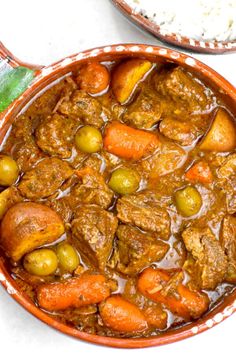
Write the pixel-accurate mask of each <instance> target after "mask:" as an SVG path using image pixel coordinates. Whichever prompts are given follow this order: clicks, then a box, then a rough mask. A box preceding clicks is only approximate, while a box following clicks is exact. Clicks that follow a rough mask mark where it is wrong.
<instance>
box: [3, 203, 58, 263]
mask: <svg viewBox="0 0 236 354" xmlns="http://www.w3.org/2000/svg"><path fill="white" fill-rule="evenodd" d="M63 232H64V225H63V222H62V220H61V219H60V217H59V216H58V215H57V214H56V213H55V211H53V210H52V209H50V208H49V207H47V206H45V205H42V204H38V203H31V202H23V203H18V204H15V205H14V206H13V207H11V208H10V209H9V210H8V211H7V213H6V214H5V216H4V218H3V220H2V224H1V234H0V244H1V246H2V247H3V249H4V250H5V252H6V253H7V255H8V256H9V257H11V258H12V259H13V260H14V261H18V260H20V259H21V258H22V256H23V255H25V254H26V253H28V252H30V251H32V250H34V249H35V248H37V247H39V246H42V245H45V244H48V243H51V242H53V241H55V240H57V239H58V238H59V237H60V236H61V235H62V234H63Z"/></svg>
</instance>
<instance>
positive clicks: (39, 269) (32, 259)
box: [24, 248, 58, 276]
mask: <svg viewBox="0 0 236 354" xmlns="http://www.w3.org/2000/svg"><path fill="white" fill-rule="evenodd" d="M57 266H58V260H57V256H56V253H55V252H54V251H52V250H50V249H48V248H42V249H38V250H35V251H33V252H31V253H28V254H27V255H26V256H25V258H24V268H25V270H27V272H29V273H30V274H33V275H38V276H46V275H50V274H53V273H55V271H56V269H57Z"/></svg>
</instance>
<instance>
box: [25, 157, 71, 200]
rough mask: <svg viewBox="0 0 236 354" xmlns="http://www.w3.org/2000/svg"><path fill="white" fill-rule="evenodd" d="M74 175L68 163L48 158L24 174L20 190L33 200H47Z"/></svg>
mask: <svg viewBox="0 0 236 354" xmlns="http://www.w3.org/2000/svg"><path fill="white" fill-rule="evenodd" d="M72 174H73V170H72V169H71V168H70V166H69V165H68V163H67V162H65V161H61V160H59V159H58V158H56V157H47V158H45V159H43V160H42V161H40V162H39V163H38V164H37V165H36V167H34V168H33V169H32V170H30V171H28V172H26V173H25V174H24V176H23V177H22V179H21V181H20V183H19V186H18V188H19V190H20V193H21V194H22V195H23V196H24V197H26V198H29V199H31V200H37V199H40V198H46V197H49V196H50V195H52V194H53V193H55V192H56V190H57V189H58V188H60V186H61V185H62V184H63V182H64V181H65V180H67V179H68V178H69V177H70V176H72Z"/></svg>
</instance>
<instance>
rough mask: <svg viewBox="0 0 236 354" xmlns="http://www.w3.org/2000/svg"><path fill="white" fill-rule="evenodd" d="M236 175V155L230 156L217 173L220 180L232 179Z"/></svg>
mask: <svg viewBox="0 0 236 354" xmlns="http://www.w3.org/2000/svg"><path fill="white" fill-rule="evenodd" d="M234 174H236V153H234V154H230V155H228V156H227V157H226V158H225V160H224V162H223V163H222V165H221V167H220V168H219V169H218V171H217V175H218V177H219V178H225V179H227V178H230V177H231V176H232V175H234Z"/></svg>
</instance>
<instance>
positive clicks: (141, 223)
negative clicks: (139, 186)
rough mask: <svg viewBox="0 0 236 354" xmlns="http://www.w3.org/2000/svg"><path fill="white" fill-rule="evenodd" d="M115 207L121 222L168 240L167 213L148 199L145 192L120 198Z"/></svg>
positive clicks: (168, 221) (168, 223) (168, 222)
mask: <svg viewBox="0 0 236 354" xmlns="http://www.w3.org/2000/svg"><path fill="white" fill-rule="evenodd" d="M116 208H117V212H118V214H117V217H118V219H120V220H121V221H122V222H123V223H127V224H131V225H135V226H138V227H140V228H141V229H143V230H145V231H152V232H155V233H156V235H157V236H158V237H160V238H162V239H164V240H168V238H169V236H170V218H169V215H168V213H167V212H166V211H165V209H163V208H161V207H160V206H159V205H158V204H157V203H156V202H155V201H148V200H147V198H146V195H145V193H137V194H134V195H128V196H124V197H122V198H120V199H119V200H118V202H117V206H116Z"/></svg>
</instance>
